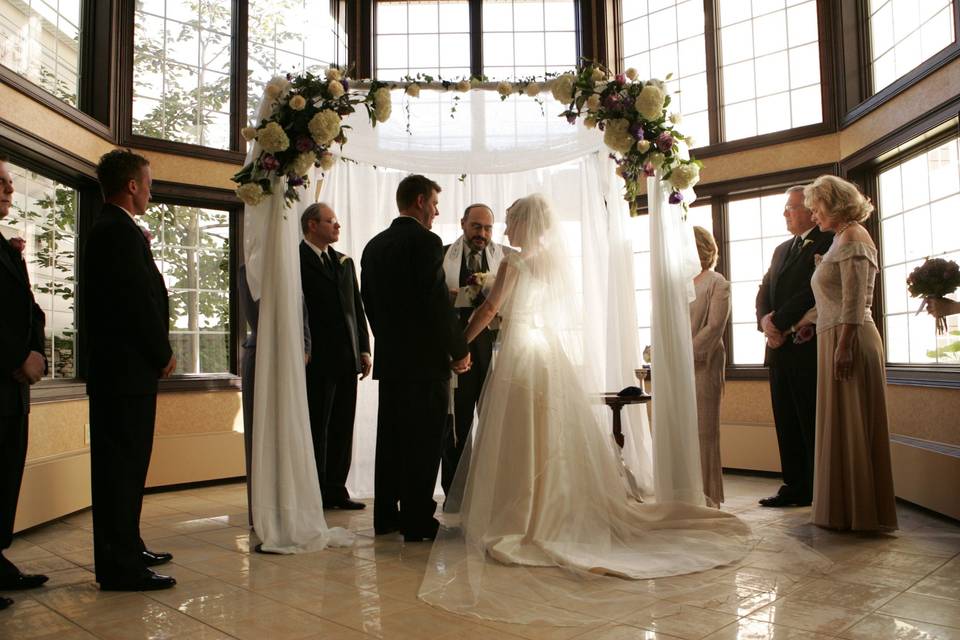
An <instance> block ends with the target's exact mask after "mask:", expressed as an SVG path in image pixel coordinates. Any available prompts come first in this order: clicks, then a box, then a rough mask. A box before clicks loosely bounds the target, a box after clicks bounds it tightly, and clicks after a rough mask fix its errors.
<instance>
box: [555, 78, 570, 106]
mask: <svg viewBox="0 0 960 640" xmlns="http://www.w3.org/2000/svg"><path fill="white" fill-rule="evenodd" d="M550 91H551V93H553V97H554V98H555V99H556V100H559V101H560V102H562V103H564V104H567V103H569V102H570V101H571V100H573V76H572V75H570V74H569V73H565V74H563V75H562V76H560V77H559V78H556V79H554V81H553V86H551V87H550Z"/></svg>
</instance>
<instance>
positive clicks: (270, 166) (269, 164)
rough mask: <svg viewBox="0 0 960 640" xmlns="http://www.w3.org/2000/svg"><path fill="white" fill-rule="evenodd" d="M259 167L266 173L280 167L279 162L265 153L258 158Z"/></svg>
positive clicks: (271, 155)
mask: <svg viewBox="0 0 960 640" xmlns="http://www.w3.org/2000/svg"><path fill="white" fill-rule="evenodd" d="M260 166H261V167H263V168H264V169H266V170H267V171H273V170H274V169H276V168H277V167H279V166H280V161H279V160H277V157H276V156H274V155H273V154H270V153H265V154H263V157H262V158H260Z"/></svg>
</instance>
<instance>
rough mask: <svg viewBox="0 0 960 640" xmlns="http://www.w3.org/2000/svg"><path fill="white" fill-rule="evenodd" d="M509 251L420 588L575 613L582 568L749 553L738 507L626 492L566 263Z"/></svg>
mask: <svg viewBox="0 0 960 640" xmlns="http://www.w3.org/2000/svg"><path fill="white" fill-rule="evenodd" d="M505 262H506V264H505V266H502V267H501V274H500V275H498V279H500V278H502V277H505V278H507V279H508V280H509V282H510V286H509V289H510V290H509V292H506V293H504V300H503V303H502V306H501V316H502V317H503V324H502V327H501V330H500V339H501V342H500V346H499V351H498V353H497V356H496V359H495V362H494V365H493V367H492V369H491V371H490V373H489V375H488V377H487V380H486V382H485V388H484V392H483V398H482V405H481V407H482V408H481V410H480V414H479V422H478V423H477V426H476V434H475V439H474V441H473V443H472V449H471V445H470V444H468V445H467V447H468V451H467V452H465V454H464V457H463V461H462V462H461V466H460V469H459V470H458V477H457V480H456V481H455V483H454V489H453V490H452V491H451V496H450V497H449V498H448V501H447V505H446V511H447V513H445V514H444V523H443V524H444V527H443V528H442V529H441V532H440V535H439V537H438V539H437V542H436V543H435V545H434V549H433V551H432V555H431V560H430V563H429V565H428V567H427V575H426V577H425V579H424V583H423V586H422V588H421V591H420V596H421V598H423V599H424V600H425V601H427V602H429V603H431V604H435V605H437V606H440V607H443V608H445V609H449V610H452V611H457V612H460V613H469V614H473V615H477V616H480V617H487V618H495V619H502V620H511V621H515V622H516V621H520V622H531V621H535V620H540V621H545V622H553V623H556V624H565V623H566V624H571V623H576V622H579V620H577V621H573V619H572V618H571V619H570V620H567V619H566V618H567V617H569V616H565V614H566V613H568V612H569V611H570V608H571V606H572V605H571V603H570V601H569V599H570V598H571V597H574V593H573V592H574V591H575V590H583V589H582V588H581V587H578V586H577V585H578V584H583V579H584V577H587V578H590V577H592V576H596V575H597V574H605V575H608V576H610V575H612V576H619V577H622V578H632V579H639V578H651V577H660V576H672V575H678V574H685V573H691V572H695V571H702V570H706V569H711V568H713V567H717V566H720V565H725V564H728V563H731V562H734V561H737V560H739V559H741V558H742V557H743V556H744V555H746V554H747V553H748V551H749V549H750V541H749V539H748V537H749V535H750V528H749V526H748V525H747V524H746V523H744V522H743V521H742V520H740V519H738V518H737V517H735V516H733V515H732V514H728V513H724V512H721V511H719V510H716V509H709V508H706V507H697V506H692V505H688V504H682V503H648V504H641V503H639V502H637V501H635V500H633V499H631V498H629V497H628V496H627V492H626V488H625V484H624V481H623V479H622V478H621V477H620V469H621V467H622V463H621V462H620V459H619V455H618V452H616V451H615V449H614V447H615V446H616V445H615V444H614V442H613V439H612V437H611V435H610V430H609V419H610V418H609V415H605V414H604V412H607V409H606V407H604V406H603V405H602V404H599V402H598V401H596V402H595V401H594V400H593V399H592V398H591V396H590V395H589V392H597V391H601V389H587V388H585V386H584V381H586V380H593V379H598V378H597V377H596V376H594V375H592V373H593V372H591V371H590V364H589V363H590V361H591V358H590V354H589V353H587V354H585V353H583V352H582V345H583V340H582V338H581V337H579V333H578V326H577V325H578V321H577V319H576V312H573V313H571V311H572V307H574V306H575V305H574V304H573V302H572V298H573V297H575V296H574V294H571V292H570V290H569V284H566V283H565V282H564V278H562V277H561V275H560V272H562V271H563V268H562V265H563V264H564V261H562V260H561V259H559V258H551V256H550V255H549V252H545V251H539V252H537V253H536V254H535V255H532V256H531V255H529V252H528V253H527V254H523V253H519V254H512V255H511V256H510V257H509V258H508V259H507V260H506V261H505ZM464 461H468V462H464ZM516 565H520V566H523V567H554V568H560V569H563V570H565V571H563V572H557V571H555V570H553V571H551V570H544V569H539V570H534V569H527V570H523V569H520V568H518V567H517V566H516ZM538 571H539V573H538ZM544 571H546V573H544ZM571 572H573V573H574V574H575V575H574V576H571ZM571 580H572V581H571ZM613 582H614V583H616V584H613V585H611V588H619V589H622V588H624V587H623V586H622V585H623V584H626V581H624V580H614V581H613ZM619 595H620V596H624V595H625V593H623V592H622V591H621V592H619ZM517 597H519V598H522V599H525V600H523V601H524V602H525V606H523V607H518V604H517V603H518V602H519V600H517ZM576 597H579V595H578V596H576ZM574 608H576V607H574ZM581 608H582V607H581ZM521 609H522V610H524V612H523V613H522V614H521V613H519V611H520V610H521ZM574 617H575V618H582V613H576V615H575V616H574Z"/></svg>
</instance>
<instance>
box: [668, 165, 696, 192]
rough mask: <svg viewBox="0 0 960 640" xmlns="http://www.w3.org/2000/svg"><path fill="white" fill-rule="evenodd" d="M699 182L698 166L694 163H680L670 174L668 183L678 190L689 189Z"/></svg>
mask: <svg viewBox="0 0 960 640" xmlns="http://www.w3.org/2000/svg"><path fill="white" fill-rule="evenodd" d="M698 182H700V167H698V166H697V165H695V164H682V165H680V166H679V167H677V168H676V169H674V170H673V172H672V173H671V174H670V184H671V185H673V187H674V188H675V189H677V190H679V191H682V190H684V189H689V188H691V187H692V186H693V185H695V184H697V183H698Z"/></svg>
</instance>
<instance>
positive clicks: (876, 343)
mask: <svg viewBox="0 0 960 640" xmlns="http://www.w3.org/2000/svg"><path fill="white" fill-rule="evenodd" d="M804 201H805V204H806V206H807V207H808V208H809V209H810V210H811V211H812V212H813V219H814V222H816V223H817V225H819V227H820V229H821V230H822V231H833V232H834V240H833V244H832V245H831V246H830V249H829V250H828V251H827V252H826V254H825V255H824V256H823V257H822V260H821V261H820V263H819V265H818V266H817V269H816V271H815V272H814V274H813V279H812V281H811V286H812V288H813V295H814V298H815V299H816V304H817V307H816V308H817V314H816V316H817V319H816V323H817V349H818V351H817V372H818V377H817V433H816V446H815V452H814V482H813V485H814V486H813V517H812V519H813V523H814V524H816V525H819V526H822V527H827V528H830V529H842V530H854V531H890V530H893V529H896V528H897V510H896V503H895V498H894V492H893V474H892V471H891V466H890V439H889V435H888V431H887V406H886V374H885V368H884V361H885V359H884V353H883V343H882V342H881V340H880V334H879V333H878V332H877V327H876V325H875V324H874V322H873V314H872V312H871V306H872V304H873V288H874V282H875V281H876V277H877V270H878V263H877V248H876V245H875V244H874V242H873V240H872V239H871V238H870V234H869V233H868V232H867V230H866V229H865V228H864V226H863V222H864V221H866V220H867V218H869V217H870V214H871V212H872V211H873V205H872V204H870V201H869V199H868V198H866V197H865V196H864V195H863V194H862V193H860V191H859V190H858V189H857V187H856V186H855V185H853V184H851V183H849V182H847V181H846V180H841V179H840V178H837V177H835V176H829V175H827V176H820V177H819V178H817V179H816V181H814V183H813V184H811V185H809V186H807V187H806V188H805V189H804Z"/></svg>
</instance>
